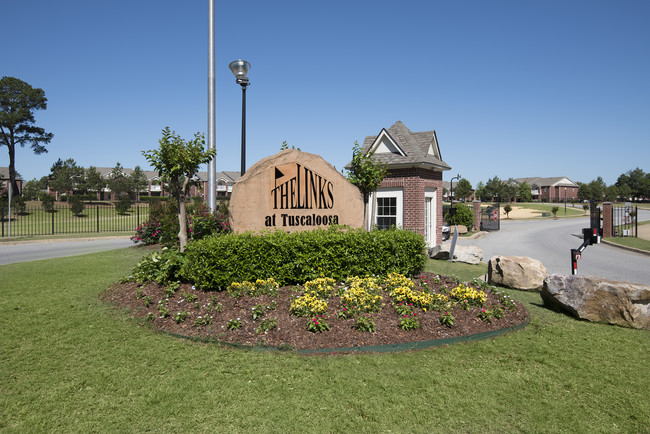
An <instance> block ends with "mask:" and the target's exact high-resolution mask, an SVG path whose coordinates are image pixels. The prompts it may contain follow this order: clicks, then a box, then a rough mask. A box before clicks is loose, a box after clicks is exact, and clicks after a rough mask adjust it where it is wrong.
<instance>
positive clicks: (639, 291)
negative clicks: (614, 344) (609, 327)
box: [541, 274, 650, 330]
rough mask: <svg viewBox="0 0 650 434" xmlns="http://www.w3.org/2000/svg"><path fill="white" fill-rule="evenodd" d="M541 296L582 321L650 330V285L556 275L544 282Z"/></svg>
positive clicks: (548, 303)
mask: <svg viewBox="0 0 650 434" xmlns="http://www.w3.org/2000/svg"><path fill="white" fill-rule="evenodd" d="M541 296H542V299H543V300H544V303H545V304H547V305H549V306H553V307H556V308H559V309H561V310H564V311H566V312H569V313H570V314H572V315H574V316H576V317H578V318H581V319H585V320H588V321H597V322H605V323H609V324H616V325H620V326H624V327H631V328H636V329H645V330H650V286H645V285H640V284H636V283H629V282H618V281H614V280H606V279H601V278H598V277H592V276H564V275H561V274H553V275H551V276H548V277H547V278H546V279H545V280H544V288H543V289H542V292H541Z"/></svg>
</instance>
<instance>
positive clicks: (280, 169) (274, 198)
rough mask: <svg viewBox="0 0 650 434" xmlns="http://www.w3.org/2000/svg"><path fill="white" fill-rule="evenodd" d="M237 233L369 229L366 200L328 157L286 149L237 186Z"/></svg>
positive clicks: (233, 211) (233, 220)
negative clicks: (335, 226) (334, 227)
mask: <svg viewBox="0 0 650 434" xmlns="http://www.w3.org/2000/svg"><path fill="white" fill-rule="evenodd" d="M229 210H230V224H231V227H232V229H233V231H234V232H237V233H241V232H246V231H261V230H264V229H275V228H277V229H283V230H287V231H291V232H293V231H304V230H311V229H315V228H317V227H326V226H329V225H331V224H339V225H348V226H352V227H362V226H363V197H362V195H361V192H360V191H359V189H358V188H357V187H355V186H354V185H352V184H351V183H350V182H349V181H348V180H347V179H346V178H345V177H344V176H343V175H341V174H340V173H339V172H337V171H336V169H334V167H333V166H332V165H331V164H329V163H328V162H326V161H325V160H324V159H323V158H322V157H320V156H318V155H315V154H309V153H307V152H302V151H298V150H295V149H285V150H283V151H280V152H278V153H277V154H275V155H272V156H270V157H267V158H264V159H263V160H260V161H258V162H257V163H255V164H254V165H253V166H252V167H251V168H250V169H249V170H248V171H247V172H246V174H245V175H244V176H243V177H241V178H240V179H239V180H238V181H237V182H236V183H235V185H234V186H233V189H232V196H231V198H230V206H229Z"/></svg>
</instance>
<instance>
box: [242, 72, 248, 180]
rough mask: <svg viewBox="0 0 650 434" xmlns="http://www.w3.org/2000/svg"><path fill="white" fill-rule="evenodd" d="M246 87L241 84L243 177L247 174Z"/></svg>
mask: <svg viewBox="0 0 650 434" xmlns="http://www.w3.org/2000/svg"><path fill="white" fill-rule="evenodd" d="M246 86H248V83H241V176H244V173H246Z"/></svg>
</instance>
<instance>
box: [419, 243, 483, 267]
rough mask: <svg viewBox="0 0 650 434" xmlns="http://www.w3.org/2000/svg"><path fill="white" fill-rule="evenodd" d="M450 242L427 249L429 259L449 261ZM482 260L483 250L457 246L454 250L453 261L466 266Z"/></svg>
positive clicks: (475, 247) (474, 247)
mask: <svg viewBox="0 0 650 434" xmlns="http://www.w3.org/2000/svg"><path fill="white" fill-rule="evenodd" d="M450 249H451V242H444V243H442V244H438V245H437V246H434V247H432V248H430V249H429V257H430V258H432V259H449V250H450ZM482 260H483V249H481V248H480V247H477V246H459V245H458V244H456V248H455V249H454V261H456V262H465V263H467V264H478V263H479V262H481V261H482Z"/></svg>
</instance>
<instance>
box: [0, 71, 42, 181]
mask: <svg viewBox="0 0 650 434" xmlns="http://www.w3.org/2000/svg"><path fill="white" fill-rule="evenodd" d="M46 108H47V98H45V92H43V89H39V88H33V87H32V86H30V85H29V84H27V83H25V82H24V81H22V80H19V79H17V78H13V77H2V79H0V146H6V147H7V149H8V151H9V182H11V185H12V190H13V191H16V192H17V191H18V184H17V183H16V145H19V146H20V147H22V148H24V147H25V145H26V144H29V145H30V146H31V148H32V151H33V152H34V153H35V154H36V155H39V154H42V153H44V152H47V149H46V148H45V146H44V145H45V144H47V143H50V141H51V140H52V137H54V135H53V134H52V133H46V132H45V130H44V129H43V128H40V127H36V126H34V125H33V124H34V122H36V121H35V119H34V111H35V110H45V109H46Z"/></svg>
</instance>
